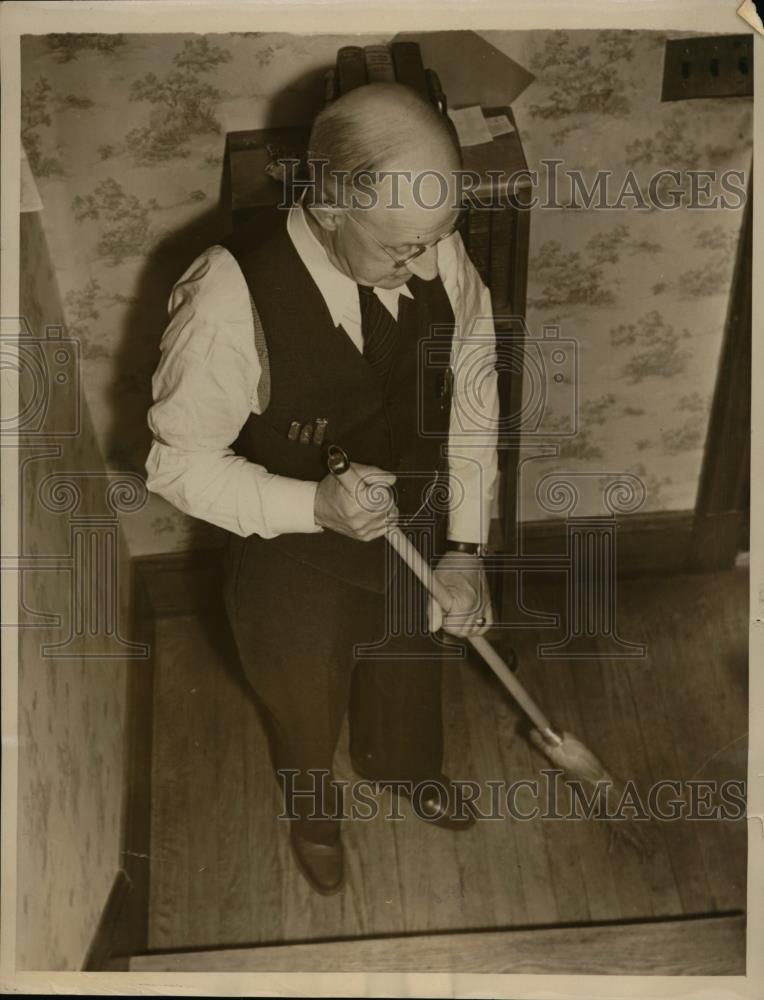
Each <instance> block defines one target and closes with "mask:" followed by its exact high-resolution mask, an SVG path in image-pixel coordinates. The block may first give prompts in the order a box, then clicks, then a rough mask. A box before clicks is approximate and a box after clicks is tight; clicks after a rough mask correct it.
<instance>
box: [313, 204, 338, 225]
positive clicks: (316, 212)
mask: <svg viewBox="0 0 764 1000" xmlns="http://www.w3.org/2000/svg"><path fill="white" fill-rule="evenodd" d="M310 214H311V215H312V216H313V218H314V219H315V220H316V222H317V223H318V224H319V226H320V227H321V228H322V229H325V230H326V231H327V232H336V230H338V229H339V228H340V227H341V226H342V219H343V216H344V215H345V212H344V211H343V209H341V208H339V207H338V206H337V205H331V204H330V205H326V204H324V205H311V206H310Z"/></svg>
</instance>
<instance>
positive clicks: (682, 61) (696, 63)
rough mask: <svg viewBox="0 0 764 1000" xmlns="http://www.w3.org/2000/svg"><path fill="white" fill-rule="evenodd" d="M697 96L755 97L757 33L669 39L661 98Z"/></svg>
mask: <svg viewBox="0 0 764 1000" xmlns="http://www.w3.org/2000/svg"><path fill="white" fill-rule="evenodd" d="M693 97H753V35H709V36H700V37H695V38H692V37H691V38H672V39H670V40H669V41H667V42H666V52H665V57H664V60H663V93H662V94H661V100H662V101H683V100H687V99H689V98H693Z"/></svg>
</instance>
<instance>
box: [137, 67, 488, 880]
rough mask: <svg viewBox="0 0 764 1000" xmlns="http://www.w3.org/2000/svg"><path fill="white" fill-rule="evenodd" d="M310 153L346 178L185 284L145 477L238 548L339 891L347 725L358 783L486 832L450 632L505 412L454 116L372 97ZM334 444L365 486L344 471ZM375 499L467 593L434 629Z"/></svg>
mask: <svg viewBox="0 0 764 1000" xmlns="http://www.w3.org/2000/svg"><path fill="white" fill-rule="evenodd" d="M310 151H311V153H312V155H313V156H314V157H315V158H316V159H321V160H323V161H325V164H324V166H325V168H328V169H324V170H323V172H321V173H320V175H319V174H318V173H317V175H316V178H314V180H316V183H314V184H312V185H309V186H308V188H307V190H306V191H305V194H304V197H303V198H302V199H301V200H300V202H298V203H297V204H295V205H293V206H292V207H291V209H289V210H288V211H286V210H285V211H276V210H274V212H273V213H272V216H271V217H264V219H263V221H262V222H261V223H259V224H258V226H257V230H256V231H251V230H247V229H245V230H244V231H243V232H241V233H237V234H236V238H235V239H232V240H231V241H230V242H229V243H228V244H227V246H226V247H222V246H215V247H212V248H210V249H209V250H207V251H206V252H205V253H204V254H202V256H201V257H200V258H198V259H197V260H196V261H195V262H194V263H193V264H192V265H191V267H190V268H189V269H188V271H186V273H185V274H184V275H183V277H182V278H181V279H180V281H179V282H178V284H177V285H176V286H175V288H174V290H173V293H172V297H171V301H170V316H171V319H170V324H169V326H168V328H167V331H166V332H165V334H164V337H163V340H162V358H161V361H160V364H159V367H158V369H157V372H156V375H155V377H154V382H153V388H154V397H155V403H154V406H153V407H152V409H151V411H150V416H149V422H150V426H151V428H152V431H153V434H154V439H155V440H154V444H153V446H152V449H151V453H150V455H149V458H148V462H147V468H148V473H149V479H148V483H149V488H150V489H151V490H153V491H155V492H157V493H160V494H162V495H163V496H164V497H166V498H167V499H168V500H169V501H170V502H171V503H173V504H175V505H176V506H177V507H179V508H180V509H181V510H184V511H186V512H187V513H189V514H191V515H192V516H194V517H199V518H203V519H205V520H207V521H210V522H212V523H214V524H217V525H219V526H222V527H223V528H225V529H226V530H227V531H228V532H230V545H229V547H228V551H227V555H226V571H225V602H226V607H227V610H228V615H229V618H230V621H231V625H232V630H233V633H234V636H235V639H236V643H237V646H238V649H239V652H240V656H241V661H242V665H243V669H244V671H245V673H246V675H247V677H248V679H249V681H250V683H251V686H252V688H253V690H254V692H255V695H256V700H257V702H258V705H259V708H260V710H261V713H262V716H263V720H264V723H265V727H266V730H267V732H268V736H269V741H270V748H271V755H272V760H273V764H274V768H275V770H276V772H277V773H278V774H279V776H280V780H281V782H282V788H283V789H284V792H285V795H286V797H287V798H288V800H289V801H288V802H287V810H288V814H289V815H290V816H291V823H290V838H291V843H292V848H293V852H294V854H295V857H296V860H297V862H298V865H299V867H300V869H301V871H302V872H303V874H304V875H305V877H306V878H307V879H308V881H309V883H310V884H311V885H312V886H313V888H314V889H316V890H317V891H319V892H322V893H327V894H328V893H331V892H335V891H337V890H338V889H339V888H341V886H342V884H343V853H342V840H341V836H340V833H341V817H342V808H341V806H342V798H341V796H339V795H338V794H337V789H336V786H334V785H333V784H332V782H331V781H330V780H329V778H330V775H331V770H332V762H333V757H334V753H335V748H336V744H337V740H338V736H339V731H340V727H341V724H342V721H343V718H344V716H345V713H346V711H347V710H348V708H349V714H350V718H349V722H350V751H351V757H352V761H353V765H354V768H355V769H356V771H357V772H358V773H359V774H360V775H361V777H362V778H367V779H370V780H374V781H380V782H384V781H397V782H399V784H398V786H397V787H398V788H399V789H400V790H401V791H403V793H404V794H406V793H407V792H410V791H411V789H412V788H415V787H416V786H417V785H419V786H420V787H423V788H426V792H424V793H423V794H422V796H421V797H420V800H419V803H418V805H419V808H418V809H417V810H416V811H417V814H418V815H419V816H420V817H422V818H426V819H427V820H428V821H429V822H432V823H433V824H437V825H439V826H441V827H445V828H448V829H453V830H463V829H466V828H468V827H469V826H471V825H472V824H473V823H474V814H473V813H472V812H471V807H469V805H468V804H467V803H464V802H462V803H461V807H460V808H457V806H458V805H459V803H458V802H457V798H458V796H457V795H455V785H454V783H453V782H452V781H450V780H449V779H448V778H446V777H445V776H444V775H443V774H442V770H441V768H442V755H443V731H442V728H443V727H442V714H441V659H442V655H441V654H442V650H443V648H444V641H443V640H442V639H440V638H439V637H436V636H435V634H434V633H435V631H436V630H437V629H438V628H439V627H440V626H441V625H442V627H443V629H444V630H445V631H447V632H450V633H452V634H453V635H456V636H462V637H463V636H469V635H471V634H477V633H482V632H483V631H485V629H486V628H487V627H488V625H490V623H491V620H492V619H491V608H490V600H489V597H488V591H487V587H486V581H485V576H484V572H483V568H482V564H481V553H482V546H483V545H484V544H485V542H486V540H487V531H488V521H489V512H490V502H491V493H492V488H493V484H494V479H495V475H496V434H495V428H496V424H497V417H498V402H497V394H496V375H495V353H494V345H493V324H492V322H491V319H490V315H491V311H490V299H489V296H488V293H487V291H486V289H485V288H484V286H483V285H482V283H481V282H480V279H479V277H478V275H477V273H476V271H475V269H474V268H473V266H472V264H471V263H470V261H469V260H468V258H467V256H466V253H465V250H464V246H463V244H462V242H461V239H460V237H459V235H458V233H457V232H456V226H457V224H458V220H459V206H458V199H457V197H456V195H457V191H458V171H459V167H460V154H459V150H458V147H457V146H456V145H455V143H454V140H453V137H452V134H451V132H450V131H449V129H448V127H447V125H446V123H445V122H444V120H443V118H442V117H441V116H440V115H439V114H438V113H437V111H436V110H435V109H434V108H433V107H431V106H430V105H429V104H428V103H427V102H425V101H423V100H422V99H421V98H420V97H419V96H418V95H417V94H415V93H414V92H413V91H411V90H409V89H408V88H405V87H402V86H400V85H397V84H370V85H368V86H365V87H361V88H358V89H357V90H354V91H351V92H350V93H349V94H346V95H345V96H343V97H341V98H339V99H338V100H337V101H335V102H334V103H333V104H331V105H330V106H328V107H327V108H326V109H325V110H324V111H323V112H321V114H320V115H319V116H318V118H317V119H316V121H315V124H314V127H313V130H312V133H311V138H310ZM362 181H363V183H362ZM444 194H445V195H447V196H446V197H444ZM370 195H371V196H370ZM428 343H429V344H430V345H431V346H432V345H435V347H436V348H437V350H433V351H428V350H427V349H425V348H426V345H427V344H428ZM444 357H445V360H444ZM475 380H477V381H479V382H480V384H479V385H477V384H476V382H475ZM322 441H323V446H322ZM329 441H331V442H332V443H335V444H337V445H339V446H341V447H342V448H343V449H344V450H345V451H346V452H347V453H348V455H349V457H350V459H351V460H352V462H353V465H354V468H355V470H356V472H358V473H360V475H361V477H362V479H363V482H364V484H365V485H366V487H368V489H366V490H363V489H362V490H361V491H358V490H354V489H351V488H350V487H349V486H348V484H347V483H346V482H345V481H344V480H343V478H342V477H337V476H334V475H331V474H328V473H327V468H326V462H325V445H326V443H327V442H329ZM374 482H377V483H379V482H382V483H386V484H388V485H390V486H392V485H393V484H394V490H395V496H396V502H397V508H398V512H399V514H400V517H401V518H402V520H403V523H404V524H406V523H408V524H410V525H420V526H421V525H422V524H424V525H425V530H420V529H417V539H418V544H419V545H420V547H421V548H422V551H424V552H426V554H427V555H428V557H431V558H432V560H433V562H437V566H436V568H435V570H434V572H435V573H437V574H438V575H439V576H440V578H441V580H442V582H443V583H444V584H445V585H446V587H447V588H448V591H449V592H450V594H451V596H452V599H453V602H452V605H451V607H450V608H448V609H437V608H434V607H432V606H431V607H430V608H429V615H430V618H429V621H428V614H427V612H428V608H427V605H426V601H425V600H424V595H423V591H422V588H421V585H420V584H419V583H418V582H417V581H416V580H415V578H414V577H413V575H412V574H410V573H409V572H408V570H407V569H406V568H405V566H403V564H402V563H401V564H399V565H397V566H395V565H394V564H392V563H391V560H390V550H389V549H387V548H386V545H385V542H384V539H383V538H382V537H381V536H382V535H383V532H384V528H385V517H386V516H388V515H387V514H386V512H385V510H384V509H383V508H382V507H381V506H380V505H379V504H375V503H374V502H372V501H373V496H371V493H370V491H372V492H373V490H372V486H371V484H373V483H374ZM444 486H448V487H449V489H448V502H447V503H446V504H445V507H444V503H443V489H442V487H444ZM428 526H429V527H428ZM395 558H396V559H397V557H395ZM391 609H392V610H391ZM441 612H445V614H441ZM452 641H453V640H452ZM221 721H222V720H221ZM317 776H318V777H317ZM462 777H463V776H462ZM322 778H323V780H321V779H322ZM424 782H429V784H428V785H426V786H425V785H424V784H423V783H424ZM287 792H288V793H289V794H288V795H287ZM306 792H311V793H312V794H311V795H307V794H304V793H306ZM412 801H413V800H412Z"/></svg>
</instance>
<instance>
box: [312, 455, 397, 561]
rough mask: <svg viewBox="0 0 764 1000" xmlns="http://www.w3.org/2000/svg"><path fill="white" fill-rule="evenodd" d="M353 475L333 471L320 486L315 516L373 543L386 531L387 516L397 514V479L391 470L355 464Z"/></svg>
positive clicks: (335, 528) (324, 524)
mask: <svg viewBox="0 0 764 1000" xmlns="http://www.w3.org/2000/svg"><path fill="white" fill-rule="evenodd" d="M352 472H353V473H354V474H353V475H352V476H351V474H350V473H346V474H345V475H344V476H342V475H340V476H335V475H334V474H330V475H328V476H325V477H324V478H323V479H322V480H321V482H320V483H319V484H318V487H317V489H316V499H315V502H314V505H313V516H314V518H315V521H316V524H320V525H321V527H322V528H330V529H331V530H332V531H338V532H339V533H340V534H341V535H347V536H348V538H355V539H357V540H358V541H360V542H370V541H372V539H374V538H379V536H380V535H383V534H384V533H385V525H386V523H387V519H388V518H389V517H390V516H391V515H393V514H394V512H395V504H394V502H393V493H392V490H391V489H389V487H391V486H392V485H393V483H394V482H395V476H394V475H393V474H392V473H391V472H384V471H383V470H382V469H377V468H375V467H374V466H373V465H357V464H356V463H355V462H354V463H353V468H352Z"/></svg>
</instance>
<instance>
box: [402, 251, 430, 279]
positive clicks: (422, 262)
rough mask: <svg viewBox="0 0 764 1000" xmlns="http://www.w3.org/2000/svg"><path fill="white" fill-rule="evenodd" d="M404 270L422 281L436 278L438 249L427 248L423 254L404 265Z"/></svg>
mask: <svg viewBox="0 0 764 1000" xmlns="http://www.w3.org/2000/svg"><path fill="white" fill-rule="evenodd" d="M406 270H407V271H411V273H412V274H415V275H416V276H417V278H421V279H422V280H423V281H432V279H433V278H436V277H437V276H438V248H437V247H428V248H427V250H425V252H424V253H423V254H420V255H419V256H418V257H417V258H416V259H415V260H412V261H410V262H409V263H408V264H407V265H406Z"/></svg>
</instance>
